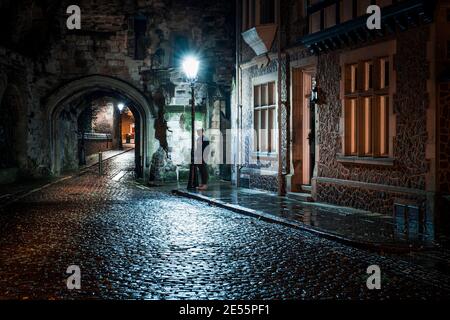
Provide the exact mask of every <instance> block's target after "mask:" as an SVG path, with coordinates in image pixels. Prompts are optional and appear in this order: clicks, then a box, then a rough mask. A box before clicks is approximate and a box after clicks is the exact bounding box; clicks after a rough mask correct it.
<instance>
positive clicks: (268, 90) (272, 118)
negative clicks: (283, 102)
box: [253, 82, 276, 153]
mask: <svg viewBox="0 0 450 320" xmlns="http://www.w3.org/2000/svg"><path fill="white" fill-rule="evenodd" d="M253 95H254V100H253V101H254V113H253V125H254V132H255V136H254V149H255V151H256V152H265V153H273V152H276V94H275V82H269V83H265V84H261V85H257V86H255V87H254V89H253Z"/></svg>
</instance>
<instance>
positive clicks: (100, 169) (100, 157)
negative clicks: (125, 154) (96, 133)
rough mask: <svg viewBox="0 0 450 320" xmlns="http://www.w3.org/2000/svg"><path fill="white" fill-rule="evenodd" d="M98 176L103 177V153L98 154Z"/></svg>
mask: <svg viewBox="0 0 450 320" xmlns="http://www.w3.org/2000/svg"><path fill="white" fill-rule="evenodd" d="M98 174H99V175H100V176H102V175H103V153H102V152H101V151H100V152H99V153H98Z"/></svg>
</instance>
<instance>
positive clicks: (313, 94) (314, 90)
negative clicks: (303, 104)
mask: <svg viewBox="0 0 450 320" xmlns="http://www.w3.org/2000/svg"><path fill="white" fill-rule="evenodd" d="M311 102H312V103H317V102H319V88H318V87H317V81H316V80H313V81H312V90H311Z"/></svg>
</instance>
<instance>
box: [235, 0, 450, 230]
mask: <svg viewBox="0 0 450 320" xmlns="http://www.w3.org/2000/svg"><path fill="white" fill-rule="evenodd" d="M238 2H239V5H238V6H237V8H238V10H237V17H238V21H239V25H238V26H237V27H238V28H239V29H238V30H240V34H239V33H238V34H237V43H238V47H237V51H238V61H237V63H238V68H237V72H236V76H235V78H236V79H237V81H236V83H237V84H236V86H235V90H234V95H233V97H234V100H233V101H234V106H233V115H232V119H233V122H232V124H233V127H234V128H237V129H240V128H243V129H244V131H245V130H247V131H248V132H249V134H245V133H243V134H242V133H241V134H236V135H235V137H234V142H233V146H234V154H233V157H234V159H236V161H237V165H236V166H234V167H233V179H234V181H235V182H236V183H238V184H240V185H241V186H247V187H252V188H259V189H265V190H270V191H278V192H279V193H280V194H286V193H287V194H288V195H289V196H294V197H303V198H305V199H307V198H308V197H312V198H313V199H314V200H315V201H319V202H326V203H331V204H337V205H342V206H350V207H356V208H360V209H364V210H368V211H374V212H380V213H384V214H390V215H392V214H394V213H395V212H400V211H402V210H403V211H402V212H404V211H405V210H406V211H409V212H417V214H418V215H419V216H420V219H424V220H426V221H427V222H428V221H431V220H432V219H433V215H434V212H435V211H436V203H438V202H440V201H441V200H438V199H443V198H445V195H448V194H449V192H450V190H449V188H448V187H449V184H448V168H449V167H448V157H449V154H450V153H449V150H448V141H449V140H448V128H449V124H450V123H449V122H448V112H449V111H448V110H449V101H448V79H449V78H448V75H449V73H448V70H449V69H448V61H449V60H448V59H449V58H450V56H448V52H449V50H450V47H449V46H448V45H449V43H450V41H449V40H450V38H449V35H448V34H445V33H448V32H447V31H444V30H448V29H449V24H450V14H449V13H450V2H449V1H416V0H411V1H408V0H405V1H347V0H343V1H338V0H337V1H300V0H298V1H297V0H290V1H276V0H275V1H266V0H256V1H247V0H243V1H238ZM371 4H377V5H378V6H379V7H380V8H381V19H382V20H381V26H382V28H381V30H369V28H368V27H367V19H368V17H369V14H367V8H368V7H369V6H370V5H371ZM267 7H270V8H273V17H272V16H270V15H268V12H269V10H267ZM271 83H273V84H274V85H275V87H276V89H275V95H276V98H275V99H274V101H272V102H270V103H267V102H261V99H262V98H260V97H263V96H264V95H265V96H264V98H263V99H267V98H268V99H269V100H270V99H271V98H270V94H269V96H268V95H267V94H266V93H265V91H264V93H261V92H263V91H261V90H263V89H260V88H259V86H260V85H261V84H265V85H267V84H268V85H267V86H268V87H267V88H269V87H270V86H271V85H272V84H271ZM264 90H266V89H264ZM255 97H256V98H255ZM271 103H273V106H272V105H271ZM272 107H273V110H275V111H274V112H275V114H276V115H275V116H273V115H272V114H271V112H272V111H269V113H266V114H264V112H266V111H261V110H265V109H269V110H270V109H271V108H272ZM272 119H275V121H273V120H272ZM261 122H263V124H262V125H261ZM267 128H272V129H274V130H272V132H269V133H264V132H263V131H264V129H267ZM250 133H251V134H250ZM261 136H263V138H261ZM257 139H262V140H263V144H262V146H263V148H262V150H260V148H261V146H260V145H259V142H256V143H255V140H257ZM264 139H265V140H264ZM271 140H273V141H276V142H275V143H274V148H272V149H270V141H271ZM264 143H266V144H269V150H268V148H267V146H264ZM441 196H444V197H443V198H442V197H441Z"/></svg>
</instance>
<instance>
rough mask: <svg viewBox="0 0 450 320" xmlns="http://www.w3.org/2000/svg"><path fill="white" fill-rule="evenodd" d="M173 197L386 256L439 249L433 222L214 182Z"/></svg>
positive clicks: (182, 189)
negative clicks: (379, 252) (423, 223)
mask: <svg viewBox="0 0 450 320" xmlns="http://www.w3.org/2000/svg"><path fill="white" fill-rule="evenodd" d="M173 187H174V188H173V189H174V190H173V193H174V194H177V195H180V196H184V197H189V198H192V199H197V200H200V201H205V202H207V203H209V204H211V205H215V206H220V207H222V208H226V209H229V210H232V211H235V212H239V213H243V214H247V215H250V216H255V217H258V218H260V219H264V220H266V221H272V222H276V223H281V224H284V225H289V226H292V227H295V228H299V229H302V230H305V231H308V232H311V233H314V234H316V235H320V236H322V237H326V238H328V239H331V240H335V241H339V242H341V243H344V244H347V245H352V246H355V247H360V248H365V249H372V250H382V251H386V252H409V251H417V250H423V249H431V248H432V249H437V248H439V247H440V243H439V242H437V241H436V238H435V235H436V233H435V230H434V226H433V224H432V223H430V222H428V223H427V224H426V225H425V226H423V225H420V222H419V221H417V220H414V219H411V218H410V219H405V217H395V216H387V215H382V214H377V213H374V212H368V211H363V210H358V209H354V208H346V207H339V206H335V205H330V204H325V203H314V202H306V201H299V200H296V199H292V198H288V197H285V196H278V195H276V194H274V193H269V192H266V191H259V190H254V189H246V188H237V187H235V186H232V185H231V183H230V182H224V181H218V182H213V183H212V184H210V185H209V188H208V190H206V191H195V190H194V191H192V190H187V189H186V187H185V186H184V184H183V185H177V186H175V185H174V186H173Z"/></svg>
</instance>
